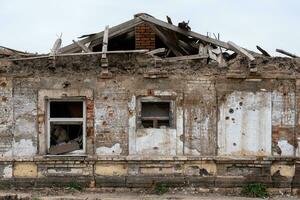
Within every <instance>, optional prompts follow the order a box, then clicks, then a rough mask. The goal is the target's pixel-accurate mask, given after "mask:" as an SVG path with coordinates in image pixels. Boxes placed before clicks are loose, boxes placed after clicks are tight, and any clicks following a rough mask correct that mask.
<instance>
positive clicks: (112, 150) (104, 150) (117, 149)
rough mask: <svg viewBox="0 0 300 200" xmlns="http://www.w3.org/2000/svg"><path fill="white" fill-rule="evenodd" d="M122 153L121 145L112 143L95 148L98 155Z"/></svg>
mask: <svg viewBox="0 0 300 200" xmlns="http://www.w3.org/2000/svg"><path fill="white" fill-rule="evenodd" d="M121 153H122V149H121V145H120V144H119V143H116V144H114V145H113V146H112V147H99V148H97V149H96V154H98V155H120V154H121Z"/></svg>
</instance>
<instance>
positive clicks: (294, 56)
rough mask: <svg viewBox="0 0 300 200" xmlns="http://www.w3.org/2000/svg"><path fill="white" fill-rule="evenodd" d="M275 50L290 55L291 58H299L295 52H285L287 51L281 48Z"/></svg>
mask: <svg viewBox="0 0 300 200" xmlns="http://www.w3.org/2000/svg"><path fill="white" fill-rule="evenodd" d="M276 52H278V53H282V54H284V55H286V56H290V57H292V58H299V57H298V56H297V55H295V54H293V53H290V52H287V51H285V50H282V49H276Z"/></svg>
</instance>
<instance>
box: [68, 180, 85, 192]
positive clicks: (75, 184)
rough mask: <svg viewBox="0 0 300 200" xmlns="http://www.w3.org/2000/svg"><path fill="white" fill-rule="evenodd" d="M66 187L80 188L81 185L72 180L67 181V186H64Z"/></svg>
mask: <svg viewBox="0 0 300 200" xmlns="http://www.w3.org/2000/svg"><path fill="white" fill-rule="evenodd" d="M66 188H67V189H74V190H79V191H80V190H82V187H81V185H80V184H78V183H76V182H72V183H69V184H68V185H67V186H66Z"/></svg>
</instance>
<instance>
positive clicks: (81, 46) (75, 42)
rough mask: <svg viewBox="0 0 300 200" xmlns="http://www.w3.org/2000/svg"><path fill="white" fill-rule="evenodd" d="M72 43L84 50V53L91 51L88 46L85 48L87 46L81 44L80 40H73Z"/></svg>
mask: <svg viewBox="0 0 300 200" xmlns="http://www.w3.org/2000/svg"><path fill="white" fill-rule="evenodd" d="M73 43H74V44H76V45H77V46H79V47H80V48H81V49H82V50H83V51H84V52H86V53H88V52H91V50H90V49H89V48H87V46H85V45H84V44H81V42H80V41H75V40H73Z"/></svg>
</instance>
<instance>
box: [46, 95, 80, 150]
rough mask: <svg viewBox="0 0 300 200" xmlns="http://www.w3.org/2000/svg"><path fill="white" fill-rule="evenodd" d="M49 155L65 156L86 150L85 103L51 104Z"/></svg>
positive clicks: (54, 102) (53, 102)
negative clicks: (65, 154)
mask: <svg viewBox="0 0 300 200" xmlns="http://www.w3.org/2000/svg"><path fill="white" fill-rule="evenodd" d="M48 108H49V114H48V116H49V123H48V126H49V135H50V137H49V143H48V144H49V153H50V154H64V153H70V152H74V151H77V150H83V149H84V141H85V140H84V138H83V136H84V131H85V129H84V124H85V121H84V120H85V118H84V116H83V113H84V102H83V101H50V102H49V107H48Z"/></svg>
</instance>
